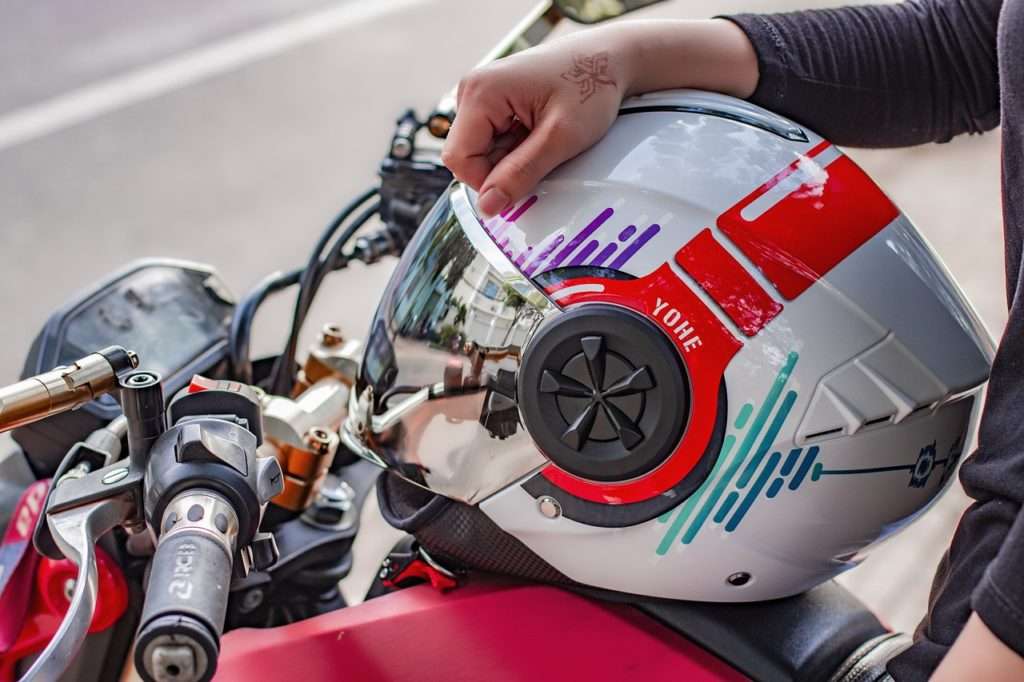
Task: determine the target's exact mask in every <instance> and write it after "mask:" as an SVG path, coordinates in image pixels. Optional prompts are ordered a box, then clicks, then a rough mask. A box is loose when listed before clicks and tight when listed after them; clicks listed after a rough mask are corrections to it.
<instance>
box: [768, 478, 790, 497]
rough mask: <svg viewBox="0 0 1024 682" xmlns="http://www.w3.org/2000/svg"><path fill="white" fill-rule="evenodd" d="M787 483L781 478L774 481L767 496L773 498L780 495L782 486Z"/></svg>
mask: <svg viewBox="0 0 1024 682" xmlns="http://www.w3.org/2000/svg"><path fill="white" fill-rule="evenodd" d="M785 482H786V481H784V480H783V479H781V478H776V479H775V480H774V481H772V484H771V485H770V486H768V492H766V493H765V496H766V497H769V498H771V497H775V496H776V495H778V494H779V491H780V490H782V486H783V484H784V483H785Z"/></svg>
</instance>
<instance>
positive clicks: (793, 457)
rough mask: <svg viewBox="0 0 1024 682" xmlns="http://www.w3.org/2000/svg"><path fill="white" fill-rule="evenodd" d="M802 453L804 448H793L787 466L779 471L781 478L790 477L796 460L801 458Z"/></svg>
mask: <svg viewBox="0 0 1024 682" xmlns="http://www.w3.org/2000/svg"><path fill="white" fill-rule="evenodd" d="M801 452H802V448H793V449H792V450H790V451H789V456H788V457H786V462H785V464H783V465H782V468H781V469H779V475H780V476H789V472H790V471H792V470H793V467H794V466H795V465H796V458H797V457H799V456H800V453H801Z"/></svg>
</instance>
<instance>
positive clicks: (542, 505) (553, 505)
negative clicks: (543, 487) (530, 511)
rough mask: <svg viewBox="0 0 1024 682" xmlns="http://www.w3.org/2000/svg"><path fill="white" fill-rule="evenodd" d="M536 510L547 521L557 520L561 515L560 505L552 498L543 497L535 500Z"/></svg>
mask: <svg viewBox="0 0 1024 682" xmlns="http://www.w3.org/2000/svg"><path fill="white" fill-rule="evenodd" d="M537 509H539V510H540V513H541V514H543V515H544V516H546V517H547V518H549V519H557V518H558V517H559V516H561V515H562V505H560V504H559V503H558V500H556V499H555V498H553V497H550V496H549V495H544V496H543V497H540V498H538V500H537Z"/></svg>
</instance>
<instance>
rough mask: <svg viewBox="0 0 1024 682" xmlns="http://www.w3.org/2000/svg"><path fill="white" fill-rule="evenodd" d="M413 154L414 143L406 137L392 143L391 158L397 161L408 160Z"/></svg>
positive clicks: (397, 138) (396, 139) (398, 138)
mask: <svg viewBox="0 0 1024 682" xmlns="http://www.w3.org/2000/svg"><path fill="white" fill-rule="evenodd" d="M411 154H412V142H411V141H409V140H408V139H406V138H404V137H396V138H395V139H394V140H393V141H392V142H391V156H393V157H395V158H396V159H407V158H409V156H410V155H411Z"/></svg>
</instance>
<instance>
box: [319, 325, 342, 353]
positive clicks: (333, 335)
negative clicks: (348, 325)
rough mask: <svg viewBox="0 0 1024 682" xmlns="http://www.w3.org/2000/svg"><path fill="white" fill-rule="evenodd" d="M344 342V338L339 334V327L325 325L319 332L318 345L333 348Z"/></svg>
mask: <svg viewBox="0 0 1024 682" xmlns="http://www.w3.org/2000/svg"><path fill="white" fill-rule="evenodd" d="M344 342H345V337H344V335H343V334H342V332H341V326H340V325H336V324H325V325H324V326H323V329H321V330H320V343H322V344H323V345H325V346H327V347H328V348H333V347H334V346H340V345H341V344H342V343H344Z"/></svg>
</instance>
